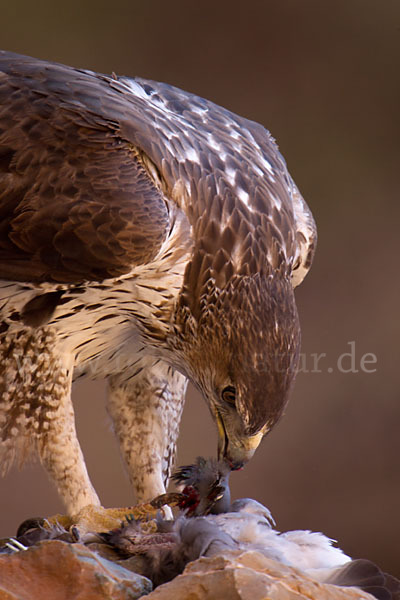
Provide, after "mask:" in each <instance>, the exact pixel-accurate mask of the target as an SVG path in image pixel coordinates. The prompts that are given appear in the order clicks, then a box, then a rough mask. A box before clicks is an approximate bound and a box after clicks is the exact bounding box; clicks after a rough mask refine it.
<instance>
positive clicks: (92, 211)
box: [0, 53, 169, 282]
mask: <svg viewBox="0 0 400 600" xmlns="http://www.w3.org/2000/svg"><path fill="white" fill-rule="evenodd" d="M5 54H6V56H5V58H4V53H2V54H0V58H2V59H3V60H0V71H1V69H3V71H6V72H3V73H0V222H1V236H0V238H1V241H0V277H2V278H7V279H14V280H23V281H60V282H69V281H74V282H75V281H82V280H86V279H95V280H101V279H104V278H107V277H113V276H118V275H120V274H123V273H126V272H129V271H130V270H131V268H132V266H133V265H138V264H142V263H145V262H147V261H149V260H151V259H152V258H154V256H155V255H156V254H157V252H158V250H159V248H160V245H161V244H162V242H163V241H164V239H165V237H166V235H167V231H168V228H169V219H168V212H167V207H166V204H165V201H164V198H163V196H162V193H161V192H160V190H159V189H158V188H157V187H156V186H155V184H154V183H153V181H152V180H151V178H150V177H149V175H148V173H147V171H146V170H145V168H144V166H143V165H142V164H141V162H140V161H139V160H138V158H137V151H136V149H135V148H134V147H133V146H132V144H130V143H129V142H127V141H126V140H123V139H122V138H121V137H120V135H119V131H118V124H116V123H115V122H114V123H112V122H111V121H109V120H107V119H105V118H103V117H102V116H101V114H96V112H95V109H96V105H98V106H99V113H101V110H100V100H99V98H101V96H102V94H103V90H102V87H103V86H104V87H105V84H104V82H102V80H101V78H95V77H91V76H90V75H88V74H82V75H81V76H82V78H83V80H84V82H86V84H87V85H86V87H85V85H82V86H81V87H82V92H81V94H79V93H78V92H77V91H76V89H75V90H73V92H71V90H70V89H69V82H70V80H71V76H72V75H71V71H72V72H73V70H72V69H69V68H68V67H62V66H59V65H55V66H52V65H50V66H46V67H44V66H43V63H42V64H41V63H38V64H37V63H35V62H34V61H32V62H29V60H26V62H25V63H24V62H23V58H24V57H20V58H21V60H22V63H23V64H22V65H21V73H20V72H19V63H18V60H17V59H14V60H11V61H7V53H5ZM11 58H13V55H11ZM9 63H11V66H9ZM76 77H79V72H76ZM75 88H79V86H78V85H75ZM96 98H97V100H96ZM85 101H87V102H88V103H89V109H87V108H86V107H85V104H84V102H85ZM120 110H121V108H120ZM116 113H117V114H118V110H117V111H116Z"/></svg>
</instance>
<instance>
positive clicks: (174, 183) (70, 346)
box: [0, 51, 316, 514]
mask: <svg viewBox="0 0 400 600" xmlns="http://www.w3.org/2000/svg"><path fill="white" fill-rule="evenodd" d="M315 244H316V227H315V223H314V220H313V217H312V214H311V212H310V210H309V208H308V207H307V205H306V203H305V201H304V200H303V198H302V196H301V194H300V192H299V190H298V189H297V187H296V185H295V183H294V181H293V179H292V178H291V176H290V174H289V172H288V170H287V167H286V164H285V161H284V159H283V157H282V156H281V154H280V153H279V151H278V148H277V145H276V143H275V141H274V139H273V138H272V137H271V135H270V134H269V132H268V131H267V130H266V129H265V128H264V127H263V126H261V125H259V124H257V123H255V122H253V121H250V120H248V119H245V118H242V117H240V116H237V115H236V114H234V113H232V112H230V111H229V110H226V109H225V108H222V107H220V106H217V105H216V104H214V103H212V102H210V101H208V100H205V99H203V98H200V97H198V96H196V95H193V94H191V93H187V92H184V91H182V90H180V89H177V88H175V87H172V86H170V85H167V84H164V83H157V82H155V81H150V80H145V79H141V78H139V77H134V78H130V77H122V76H117V75H115V74H112V75H104V74H99V73H95V72H92V71H88V70H83V69H75V68H71V67H68V66H64V65H61V64H56V63H51V62H46V61H43V60H38V59H35V58H30V57H26V56H21V55H17V54H14V53H11V52H4V51H3V52H0V314H1V318H0V336H1V345H0V460H1V465H2V470H3V472H4V473H5V472H6V471H7V470H8V469H9V467H10V466H11V465H12V464H13V463H14V462H17V463H18V464H19V465H21V464H23V462H24V460H25V459H26V458H27V457H30V456H33V455H35V454H37V455H38V456H39V458H40V460H41V462H42V464H43V466H44V467H45V469H46V470H47V472H48V473H49V475H50V477H51V479H52V480H53V481H54V483H55V485H56V487H57V489H58V492H59V494H60V496H61V498H62V500H63V502H64V504H65V507H66V510H67V511H68V513H69V514H76V513H77V512H79V511H80V510H81V509H82V508H83V507H85V506H87V505H100V500H99V498H98V496H97V494H96V491H95V490H94V488H93V486H92V484H91V482H90V479H89V476H88V472H87V469H86V466H85V461H84V457H83V454H82V451H81V448H80V445H79V442H78V438H77V434H76V428H75V418H74V411H73V405H72V402H71V385H72V382H73V380H74V379H76V378H77V377H80V376H84V375H86V376H88V377H91V378H96V377H102V378H106V379H107V381H108V401H107V406H108V412H109V414H110V416H111V419H112V421H113V427H114V430H115V433H116V436H117V438H118V440H119V444H120V447H121V452H122V454H123V456H124V459H125V461H126V464H127V470H128V473H129V476H130V480H131V483H132V487H133V492H134V494H135V496H136V500H137V501H139V502H141V501H146V500H148V499H150V498H153V497H154V496H157V495H159V494H162V493H164V492H165V486H166V483H167V481H168V477H169V475H170V472H171V468H172V465H173V461H174V455H175V448H176V441H177V437H178V433H179V426H180V418H181V414H182V408H183V404H184V397H185V390H186V385H187V382H188V381H191V382H192V383H193V384H194V385H195V387H196V388H197V389H199V390H200V392H201V394H202V395H203V397H204V399H205V401H206V403H207V405H208V408H209V410H210V412H211V416H212V418H213V419H214V421H215V423H216V426H217V431H218V457H219V458H220V459H222V460H224V461H225V462H226V463H227V464H228V465H229V467H230V469H232V470H233V469H238V468H240V467H242V466H243V465H244V464H245V463H246V462H247V461H248V460H249V459H250V458H251V457H252V455H253V454H254V452H255V450H256V448H257V446H258V445H259V443H260V441H261V440H262V438H263V437H264V436H265V435H266V434H267V433H268V432H269V431H270V430H271V428H272V427H273V426H274V424H275V423H276V422H277V421H278V419H279V418H280V416H281V415H282V413H283V410H284V407H285V405H286V402H287V399H288V394H289V391H290V388H291V386H292V383H293V380H294V377H295V373H296V368H297V365H298V358H299V347H300V327H299V319H298V313H297V310H296V304H295V298H294V291H293V290H294V288H295V287H296V286H297V285H298V284H299V283H301V281H302V280H303V278H304V277H305V275H306V273H307V272H308V270H309V268H310V266H311V263H312V259H313V255H314V250H315ZM92 410H93V420H94V421H95V419H96V408H95V406H93V409H92Z"/></svg>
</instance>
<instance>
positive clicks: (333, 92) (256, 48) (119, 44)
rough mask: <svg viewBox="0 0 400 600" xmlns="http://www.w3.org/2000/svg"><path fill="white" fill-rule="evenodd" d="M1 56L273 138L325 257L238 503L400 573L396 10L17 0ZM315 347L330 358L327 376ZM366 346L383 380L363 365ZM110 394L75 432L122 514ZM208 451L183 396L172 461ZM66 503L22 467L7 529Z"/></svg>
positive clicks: (193, 397)
mask: <svg viewBox="0 0 400 600" xmlns="http://www.w3.org/2000/svg"><path fill="white" fill-rule="evenodd" d="M1 46H2V47H3V48H4V49H8V50H13V51H16V52H20V53H25V54H30V55H33V56H37V57H40V58H44V59H48V60H54V61H59V62H64V63H67V64H71V65H74V66H78V67H86V68H89V69H94V70H97V71H103V72H111V71H115V72H116V73H118V74H125V75H135V74H136V75H140V76H142V77H148V78H152V79H155V80H161V81H166V82H169V83H172V84H175V85H177V86H179V87H182V88H184V89H186V90H189V91H192V92H195V93H197V94H199V95H201V96H205V97H206V98H209V99H211V100H214V101H215V102H217V103H219V104H222V105H223V106H226V107H227V108H229V109H231V110H233V111H235V112H237V113H239V114H242V115H244V116H246V117H248V118H251V119H254V120H256V121H259V122H261V123H263V124H264V125H265V126H266V127H268V128H269V129H270V130H271V132H272V134H273V135H274V136H275V137H276V138H277V139H278V142H279V144H280V148H281V150H282V152H283V154H284V156H285V158H286V160H287V162H288V164H289V168H290V170H291V173H292V175H293V177H294V179H295V180H296V182H297V184H298V186H299V188H300V189H301V191H302V192H303V194H304V196H305V198H306V200H307V201H308V203H309V205H310V206H311V208H312V210H313V212H314V215H315V218H316V221H317V224H318V227H319V247H318V252H317V255H316V259H315V263H314V267H313V269H312V271H311V274H310V275H309V276H308V278H307V279H306V280H305V282H304V284H303V285H302V286H301V288H300V289H299V290H298V293H297V298H298V306H299V310H300V314H301V319H302V329H303V353H304V357H303V372H302V373H300V374H299V376H298V379H297V384H296V386H295V389H294V393H293V395H292V399H291V403H290V405H289V408H288V410H287V414H286V417H285V418H284V419H283V421H282V422H281V424H280V425H279V426H278V427H277V429H276V430H275V431H274V432H273V433H272V434H271V435H270V436H269V437H268V438H267V439H266V440H265V441H264V442H263V444H262V447H261V448H260V449H259V450H258V452H257V454H256V456H255V458H254V459H253V460H252V462H251V463H250V464H249V465H248V466H247V467H246V469H245V470H244V471H242V472H240V473H237V474H234V476H233V477H232V487H233V494H234V497H240V496H252V497H254V498H257V499H258V500H260V501H261V502H263V503H265V504H267V505H268V506H269V507H270V509H271V510H272V513H273V514H274V516H275V518H276V521H277V524H278V528H279V529H281V530H286V529H290V528H291V529H293V528H294V529H300V528H307V529H312V530H317V531H318V530H320V531H323V532H324V533H326V534H327V535H329V536H331V537H333V538H335V539H337V540H338V541H339V544H340V546H341V547H342V548H343V549H344V550H345V551H346V552H348V553H349V554H351V555H352V556H355V557H356V556H363V557H368V558H371V559H373V560H375V561H376V562H378V563H379V564H380V565H382V566H383V567H385V568H386V569H387V570H388V571H391V572H392V573H393V574H396V573H397V575H398V576H399V575H400V550H399V538H400V519H399V508H400V481H399V475H400V469H399V464H400V441H399V415H400V405H399V381H398V380H399V377H398V375H399V370H400V366H399V354H400V353H399V338H400V320H399V283H398V282H399V274H398V269H399V267H398V263H399V243H398V242H399V218H400V212H399V204H400V202H399V171H400V169H399V166H400V163H399V158H400V157H399V148H400V145H399V136H400V127H399V124H400V123H399V121H400V118H399V108H400V107H399V100H400V89H399V88H400V83H399V81H400V4H399V2H398V0H383V1H382V2H378V1H377V0H339V1H338V0H327V1H321V0H311V1H310V0H303V1H301V2H300V1H299V0H279V1H278V0H274V1H271V0H264V1H263V2H262V1H258V2H257V1H255V0H248V1H247V2H245V3H235V2H227V1H223V2H211V1H209V0H203V1H202V2H188V1H187V0H186V1H180V0H170V1H169V2H165V1H156V0H147V2H139V1H137V0H129V1H123V0H114V1H113V2H110V1H109V0H108V1H104V0H96V1H95V2H94V1H82V0H81V1H80V2H76V1H75V0H73V1H70V2H67V3H66V2H54V1H42V2H40V1H38V2H31V1H30V0H26V1H22V0H14V1H13V2H12V3H8V2H7V3H6V2H2V7H1ZM351 341H354V345H353V346H350V345H349V342H351ZM351 348H354V350H355V364H354V365H352V364H351V361H350V357H349V356H348V357H345V358H343V360H342V366H343V367H344V368H345V369H346V370H349V369H350V367H354V368H352V371H356V370H358V372H347V373H343V372H340V370H339V369H338V367H337V360H338V357H339V356H340V355H341V354H343V353H344V352H349V351H350V349H351ZM316 353H326V356H325V357H323V358H322V359H321V360H320V363H319V369H318V370H319V371H321V372H312V371H315V370H316V369H313V364H312V357H311V355H312V354H316ZM366 353H373V354H374V355H376V357H377V362H376V364H373V363H365V365H364V366H365V367H366V368H367V369H369V370H372V369H374V368H376V371H375V372H372V373H367V372H364V371H363V370H362V369H361V362H360V361H361V357H362V356H363V355H364V354H366ZM368 358H369V359H370V358H371V357H368ZM304 361H305V362H304ZM305 371H308V372H305ZM104 394H105V386H104V382H94V383H90V382H79V383H78V384H76V386H75V400H76V408H77V419H78V427H79V432H80V438H81V441H82V445H83V448H84V452H85V455H86V458H87V463H88V467H89V472H90V473H91V476H92V479H93V482H94V484H95V487H96V488H97V490H98V491H99V493H100V495H101V498H102V500H103V502H104V504H105V505H107V506H111V505H125V504H130V503H131V502H132V497H131V494H130V490H129V484H128V482H127V479H126V476H125V474H124V471H123V467H122V464H121V460H120V459H119V456H118V450H117V447H116V444H115V442H114V439H113V436H112V434H111V432H110V427H109V423H108V421H107V417H106V415H105V412H104V409H103V404H104ZM215 445H216V435H215V432H214V428H213V426H212V424H211V419H210V417H209V415H208V413H207V410H206V408H205V405H204V403H203V402H202V400H201V398H200V397H199V396H198V395H197V394H196V393H194V392H193V390H191V391H190V394H189V398H188V402H187V406H186V410H185V415H184V419H183V428H182V434H181V437H180V445H179V457H178V461H179V463H187V462H188V461H189V462H190V461H192V460H193V459H194V457H195V456H196V455H198V454H200V453H202V454H205V455H211V454H213V453H214V451H215ZM58 510H61V506H60V504H59V502H58V499H57V497H56V495H55V493H54V491H53V489H52V487H51V485H50V484H49V483H48V481H47V478H46V475H45V474H44V473H43V472H42V470H41V469H40V468H39V467H37V466H35V467H29V468H26V469H25V470H24V471H23V472H21V473H18V472H16V471H13V472H12V473H11V474H10V475H9V476H8V478H7V479H5V480H3V481H1V495H0V520H1V523H0V537H1V536H4V535H11V534H13V533H14V532H15V528H16V526H17V525H18V523H19V522H21V521H22V520H23V519H25V518H26V517H28V516H34V515H46V514H52V513H55V512H56V511H58Z"/></svg>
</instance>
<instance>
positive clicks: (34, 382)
mask: <svg viewBox="0 0 400 600" xmlns="http://www.w3.org/2000/svg"><path fill="white" fill-rule="evenodd" d="M0 342H1V343H0V352H1V356H0V365H1V373H0V458H1V459H2V466H3V472H6V471H7V469H8V468H9V467H10V466H11V464H12V463H13V462H14V461H15V460H16V461H17V462H18V464H19V465H20V466H21V465H22V464H23V462H24V460H25V458H26V457H27V456H29V455H31V454H32V450H37V451H38V452H39V456H40V459H41V461H42V463H43V464H44V466H45V467H46V469H47V471H48V473H49V475H50V477H51V478H52V479H53V481H54V483H55V484H56V486H57V489H58V492H59V494H60V496H61V498H62V500H63V501H64V504H65V506H66V509H67V511H68V513H69V514H75V513H77V512H78V511H80V510H81V508H82V507H83V506H86V505H87V504H96V505H99V504H100V503H99V499H98V497H97V494H96V492H95V491H94V489H93V486H92V484H91V482H90V480H89V476H88V473H87V470H86V466H85V462H84V459H83V455H82V451H81V448H80V446H79V442H78V439H77V435H76V429H75V419H74V410H73V406H72V402H71V377H72V359H71V357H69V356H62V355H61V354H60V353H59V352H57V347H56V336H55V333H54V332H53V331H52V330H51V329H50V328H45V327H43V328H39V329H36V330H33V329H21V330H19V331H17V332H13V333H10V334H5V335H3V336H2V338H1V340H0Z"/></svg>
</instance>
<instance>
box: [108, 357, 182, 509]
mask: <svg viewBox="0 0 400 600" xmlns="http://www.w3.org/2000/svg"><path fill="white" fill-rule="evenodd" d="M186 386H187V380H186V378H185V377H184V376H183V375H181V374H180V373H178V372H176V371H174V370H173V369H172V368H171V367H169V366H168V365H166V364H165V363H162V362H157V364H156V365H153V366H149V367H147V368H144V369H142V370H141V371H140V373H138V374H137V375H136V376H135V377H134V378H131V379H129V380H128V381H123V380H122V381H121V380H120V379H119V378H118V377H114V378H111V379H110V388H109V399H108V411H109V414H110V416H111V418H112V420H113V422H114V428H115V433H116V434H117V436H118V439H119V443H120V447H121V450H122V454H123V456H124V458H125V461H126V463H127V466H128V472H129V477H130V480H131V482H132V485H133V489H134V492H135V495H136V501H137V502H147V501H149V500H151V499H153V498H154V497H155V496H158V495H159V494H163V493H164V492H165V486H166V484H167V481H168V477H169V475H170V472H171V469H172V467H173V461H174V458H175V450H176V440H177V437H178V433H179V423H180V419H181V415H182V409H183V405H184V400H185V392H186Z"/></svg>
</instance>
